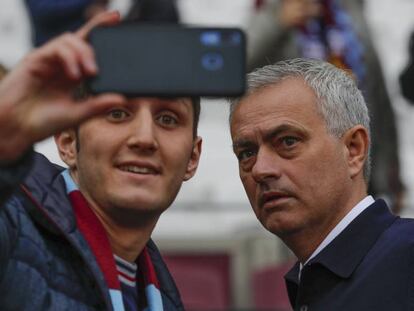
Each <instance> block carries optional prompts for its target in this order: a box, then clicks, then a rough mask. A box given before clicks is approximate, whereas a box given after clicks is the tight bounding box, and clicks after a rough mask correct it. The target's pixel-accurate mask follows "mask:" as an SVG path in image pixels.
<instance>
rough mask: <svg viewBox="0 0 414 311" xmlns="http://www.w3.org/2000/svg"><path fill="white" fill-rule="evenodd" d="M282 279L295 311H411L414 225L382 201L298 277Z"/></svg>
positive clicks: (290, 275)
mask: <svg viewBox="0 0 414 311" xmlns="http://www.w3.org/2000/svg"><path fill="white" fill-rule="evenodd" d="M298 272H299V264H296V265H295V266H294V267H293V268H292V270H291V271H290V272H288V274H287V275H286V276H285V278H286V283H287V288H288V292H289V298H290V301H291V304H292V306H294V308H295V310H307V311H326V310H335V311H371V310H372V311H373V310H375V311H412V310H414V221H413V220H412V219H401V218H399V217H397V216H394V215H392V214H391V213H390V212H389V210H388V207H387V205H386V204H385V202H384V201H382V200H377V201H376V202H375V203H374V204H372V205H371V206H370V207H368V208H367V209H366V210H365V211H364V212H362V213H361V214H360V215H359V216H358V217H357V218H356V219H354V221H353V222H351V223H350V225H349V226H348V227H347V228H345V230H344V231H343V232H342V233H341V234H340V235H338V236H337V237H336V238H335V239H334V240H333V241H332V242H331V243H330V244H329V245H328V246H327V247H326V248H325V249H323V250H322V252H321V253H319V254H318V255H317V256H316V257H315V258H313V259H312V260H311V261H310V262H309V264H307V265H306V266H305V267H304V268H303V270H302V273H301V279H300V283H299V281H298Z"/></svg>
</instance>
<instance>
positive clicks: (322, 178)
mask: <svg viewBox="0 0 414 311" xmlns="http://www.w3.org/2000/svg"><path fill="white" fill-rule="evenodd" d="M248 80H249V91H248V93H247V94H246V95H245V96H244V97H242V98H240V99H237V100H234V101H233V102H232V105H231V115H230V123H231V135H232V139H233V148H234V153H235V154H236V156H237V158H238V161H239V172H240V178H241V180H242V183H243V185H244V188H245V190H246V193H247V195H248V198H249V200H250V203H251V205H252V207H253V210H254V212H255V214H256V216H257V218H258V219H259V221H260V222H261V223H262V225H263V226H264V227H265V228H266V229H267V230H269V231H270V232H272V233H274V234H275V235H277V236H278V237H280V238H281V239H282V240H283V241H284V243H285V244H286V245H287V246H288V247H289V248H290V249H291V250H292V251H293V252H294V253H295V255H296V256H297V257H298V259H299V261H298V263H297V264H296V265H295V266H294V267H293V268H292V270H291V271H290V272H289V273H288V274H287V275H286V283H287V288H288V292H289V297H290V300H291V303H292V306H293V307H294V308H295V310H300V311H304V310H335V311H338V310H344V311H345V310H346V311H349V310H352V311H356V310H361V311H362V310H384V311H385V310H387V311H389V310H413V308H414V300H413V299H412V297H414V279H413V277H412V275H414V271H413V270H414V257H413V256H414V243H413V242H414V223H413V222H412V221H411V220H405V219H400V218H398V217H396V216H394V215H392V214H391V213H390V212H389V209H388V206H387V205H386V203H385V202H384V201H382V200H377V201H375V200H374V199H373V198H372V196H369V195H367V183H368V180H369V174H370V164H369V146H370V133H369V115H368V110H367V107H366V104H365V102H364V99H363V96H362V95H361V92H360V91H359V90H358V88H357V86H356V85H355V82H354V80H353V78H352V76H350V75H349V74H348V73H346V72H344V71H342V70H340V69H338V68H336V67H334V66H333V65H330V64H328V63H325V62H322V61H317V60H306V59H293V60H289V61H284V62H279V63H276V64H275V65H269V66H265V67H263V68H261V69H258V70H256V71H254V72H253V73H251V74H249V75H248Z"/></svg>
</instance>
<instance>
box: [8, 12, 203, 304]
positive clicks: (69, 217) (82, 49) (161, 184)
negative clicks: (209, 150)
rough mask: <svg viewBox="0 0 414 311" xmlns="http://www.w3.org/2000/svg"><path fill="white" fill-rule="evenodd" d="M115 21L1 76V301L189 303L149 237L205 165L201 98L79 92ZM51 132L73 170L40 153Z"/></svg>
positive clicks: (60, 41)
mask: <svg viewBox="0 0 414 311" xmlns="http://www.w3.org/2000/svg"><path fill="white" fill-rule="evenodd" d="M118 21H119V15H118V14H117V13H106V14H103V15H100V16H98V17H96V18H94V19H93V20H91V21H90V22H89V23H88V24H87V25H85V26H84V27H83V28H82V29H81V30H79V31H78V32H77V33H75V34H65V35H63V36H61V37H59V38H57V39H55V40H53V41H51V42H50V43H48V44H47V45H45V46H43V47H41V48H39V49H37V50H35V51H33V52H32V53H30V54H29V55H28V56H27V57H26V58H25V59H24V60H23V61H22V62H21V63H20V64H19V65H18V66H17V67H16V68H15V69H14V70H13V71H12V72H10V73H9V74H8V75H7V76H6V77H5V78H4V80H3V81H1V83H0V200H1V201H0V202H1V209H0V289H1V293H2V294H1V295H0V305H1V306H2V307H1V308H2V310H116V311H117V310H127V311H128V310H144V309H145V310H182V309H183V306H182V303H181V301H180V297H179V294H178V291H177V289H176V287H175V285H174V282H173V280H172V279H171V276H170V275H169V272H168V270H167V268H166V266H165V265H164V263H163V261H162V258H161V256H160V254H159V252H158V250H157V248H156V247H155V245H154V243H153V242H152V241H151V239H150V236H151V233H152V230H153V229H154V227H155V225H156V222H157V220H158V218H159V216H160V215H161V213H162V212H163V211H164V210H166V209H167V208H168V207H169V206H170V204H171V203H172V202H173V200H174V199H175V197H176V195H177V193H178V191H179V189H180V186H181V184H182V182H183V181H185V180H188V179H190V178H191V177H192V176H193V175H194V173H195V171H196V169H197V166H198V160H199V157H200V151H201V138H200V137H198V136H197V123H198V116H199V111H200V106H199V101H198V100H196V99H190V98H176V99H162V98H131V99H126V98H124V97H123V96H121V95H119V94H103V95H99V96H91V97H89V98H87V99H85V100H84V101H82V102H79V101H77V100H75V99H74V98H73V95H72V94H73V90H74V88H75V87H76V85H78V84H79V82H80V81H81V80H82V79H83V78H85V77H87V76H90V75H94V74H96V73H97V71H98V68H96V63H95V59H94V55H93V50H92V49H91V47H90V46H89V44H88V43H87V42H86V41H85V39H86V37H87V34H88V33H89V31H90V30H91V29H92V28H93V27H95V26H97V25H102V24H106V25H108V24H113V23H117V22H118ZM53 134H54V135H55V141H56V144H57V146H58V150H59V153H60V156H61V158H62V159H63V161H64V162H65V163H66V164H67V165H68V169H67V170H63V169H62V168H60V167H57V166H55V165H53V164H51V163H50V162H49V161H47V160H46V159H45V158H44V157H43V156H41V155H38V154H34V153H33V152H32V151H31V146H32V144H33V143H34V142H36V141H39V140H41V139H43V138H45V137H48V136H50V135H53ZM25 176H26V178H25V179H24V180H23V178H24V177H25Z"/></svg>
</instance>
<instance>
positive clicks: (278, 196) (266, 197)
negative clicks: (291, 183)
mask: <svg viewBox="0 0 414 311" xmlns="http://www.w3.org/2000/svg"><path fill="white" fill-rule="evenodd" d="M291 198H292V195H290V194H288V193H286V192H278V191H272V192H265V193H263V194H262V195H261V196H260V198H259V206H260V207H261V208H264V209H267V208H275V207H277V206H279V205H280V204H282V203H283V202H285V201H286V200H289V199H291Z"/></svg>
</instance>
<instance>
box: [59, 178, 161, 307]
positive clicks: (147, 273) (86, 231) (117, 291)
mask: <svg viewBox="0 0 414 311" xmlns="http://www.w3.org/2000/svg"><path fill="white" fill-rule="evenodd" d="M62 176H63V178H64V180H65V183H66V191H67V194H68V196H69V198H70V201H71V203H72V207H73V210H74V213H75V217H76V222H77V225H78V228H79V230H80V232H82V234H83V236H84V238H85V240H86V241H87V242H88V244H89V246H90V248H91V250H92V252H93V253H94V255H95V258H96V261H97V262H98V265H99V267H100V268H101V270H102V273H103V275H104V277H105V281H106V283H107V285H108V288H109V293H110V296H111V300H112V305H113V308H114V310H115V311H138V310H145V311H162V310H163V304H162V299H161V293H160V290H159V283H158V279H157V275H156V272H155V269H154V266H153V264H152V261H151V257H150V256H149V254H148V251H147V249H146V248H144V249H143V251H142V252H141V254H140V255H139V256H138V259H137V261H136V263H135V264H134V263H128V262H125V261H124V260H122V259H121V258H119V257H117V256H115V255H114V254H113V253H112V249H111V246H110V244H109V239H108V236H107V234H106V231H105V229H104V227H103V226H102V224H101V222H100V221H99V219H98V218H97V217H96V215H95V213H94V212H93V211H92V210H91V208H90V207H89V204H88V202H87V201H86V199H85V197H84V196H83V195H82V193H81V192H80V191H79V189H78V187H77V185H76V184H75V182H74V181H73V179H72V177H71V176H70V173H69V171H68V170H65V171H64V172H63V173H62ZM134 273H135V274H136V275H135V276H134V275H133V274H134Z"/></svg>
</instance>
